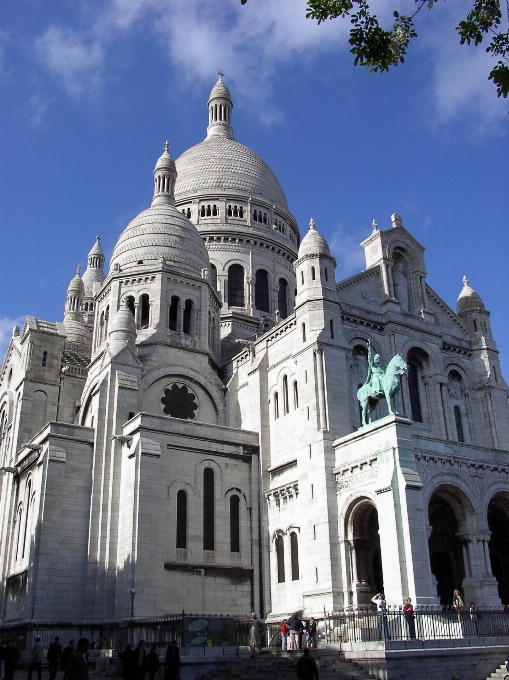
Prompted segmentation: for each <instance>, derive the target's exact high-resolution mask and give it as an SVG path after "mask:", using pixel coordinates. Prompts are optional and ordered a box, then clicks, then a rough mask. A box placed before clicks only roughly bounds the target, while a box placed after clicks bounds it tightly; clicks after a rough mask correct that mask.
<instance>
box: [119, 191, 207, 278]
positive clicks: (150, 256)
mask: <svg viewBox="0 0 509 680" xmlns="http://www.w3.org/2000/svg"><path fill="white" fill-rule="evenodd" d="M161 258H163V259H164V260H166V261H167V262H168V263H169V264H172V265H174V266H175V267H177V268H178V269H179V270H180V271H182V272H183V273H187V274H192V275H194V276H201V271H202V269H209V268H210V263H209V256H208V253H207V251H206V249H205V245H204V243H203V239H202V238H201V236H200V235H199V233H198V230H197V229H196V227H195V226H194V224H192V223H191V222H190V221H189V220H188V219H187V218H186V217H184V215H183V214H182V213H181V212H180V210H178V209H177V208H175V206H174V205H171V204H168V203H161V204H158V205H152V206H151V207H150V208H148V209H147V210H144V211H143V212H142V213H140V214H139V215H138V217H135V218H134V220H133V221H132V222H131V223H130V224H128V226H127V227H126V229H124V231H123V232H122V234H121V235H120V238H119V239H118V241H117V244H116V246H115V248H114V250H113V255H112V256H111V261H110V271H112V270H113V268H114V267H115V265H119V267H120V268H121V269H124V268H132V267H135V266H136V265H137V264H147V263H148V262H150V261H152V262H154V261H158V260H160V259H161Z"/></svg>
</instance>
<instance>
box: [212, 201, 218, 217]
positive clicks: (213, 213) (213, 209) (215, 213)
mask: <svg viewBox="0 0 509 680" xmlns="http://www.w3.org/2000/svg"><path fill="white" fill-rule="evenodd" d="M212 217H217V205H216V204H215V203H214V205H213V206H212Z"/></svg>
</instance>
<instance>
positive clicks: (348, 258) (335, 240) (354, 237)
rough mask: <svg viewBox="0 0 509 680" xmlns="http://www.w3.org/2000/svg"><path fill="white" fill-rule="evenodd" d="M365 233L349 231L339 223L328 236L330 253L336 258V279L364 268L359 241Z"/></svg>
mask: <svg viewBox="0 0 509 680" xmlns="http://www.w3.org/2000/svg"><path fill="white" fill-rule="evenodd" d="M366 236H367V234H366V233H364V234H360V233H359V232H353V233H352V232H351V230H350V229H347V228H345V227H344V226H343V225H341V224H339V225H337V226H336V227H335V229H334V231H333V232H332V236H330V237H329V239H328V243H329V248H330V249H331V252H332V254H333V255H334V257H335V258H336V261H337V263H338V266H337V268H336V279H337V280H340V279H345V278H348V277H349V276H352V275H353V274H355V273H357V272H359V271H361V270H362V269H365V268H366V258H365V257H364V249H363V248H362V247H361V246H360V243H361V241H363V240H364V239H365V238H366Z"/></svg>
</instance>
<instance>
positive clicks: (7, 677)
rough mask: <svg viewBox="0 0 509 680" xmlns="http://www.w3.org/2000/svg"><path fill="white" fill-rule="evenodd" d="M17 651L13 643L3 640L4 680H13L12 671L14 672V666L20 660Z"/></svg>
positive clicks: (9, 640)
mask: <svg viewBox="0 0 509 680" xmlns="http://www.w3.org/2000/svg"><path fill="white" fill-rule="evenodd" d="M20 656H21V654H20V652H19V649H18V648H17V647H16V645H15V644H14V642H11V639H10V638H7V639H6V640H5V652H4V680H14V671H15V670H16V664H17V663H18V661H19V659H20Z"/></svg>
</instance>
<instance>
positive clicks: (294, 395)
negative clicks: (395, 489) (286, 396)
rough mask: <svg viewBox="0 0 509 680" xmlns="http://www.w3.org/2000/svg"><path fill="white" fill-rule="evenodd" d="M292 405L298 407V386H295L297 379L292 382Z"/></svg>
mask: <svg viewBox="0 0 509 680" xmlns="http://www.w3.org/2000/svg"><path fill="white" fill-rule="evenodd" d="M293 407H294V408H295V409H297V408H299V388H298V387H297V381H296V380H294V382H293Z"/></svg>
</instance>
